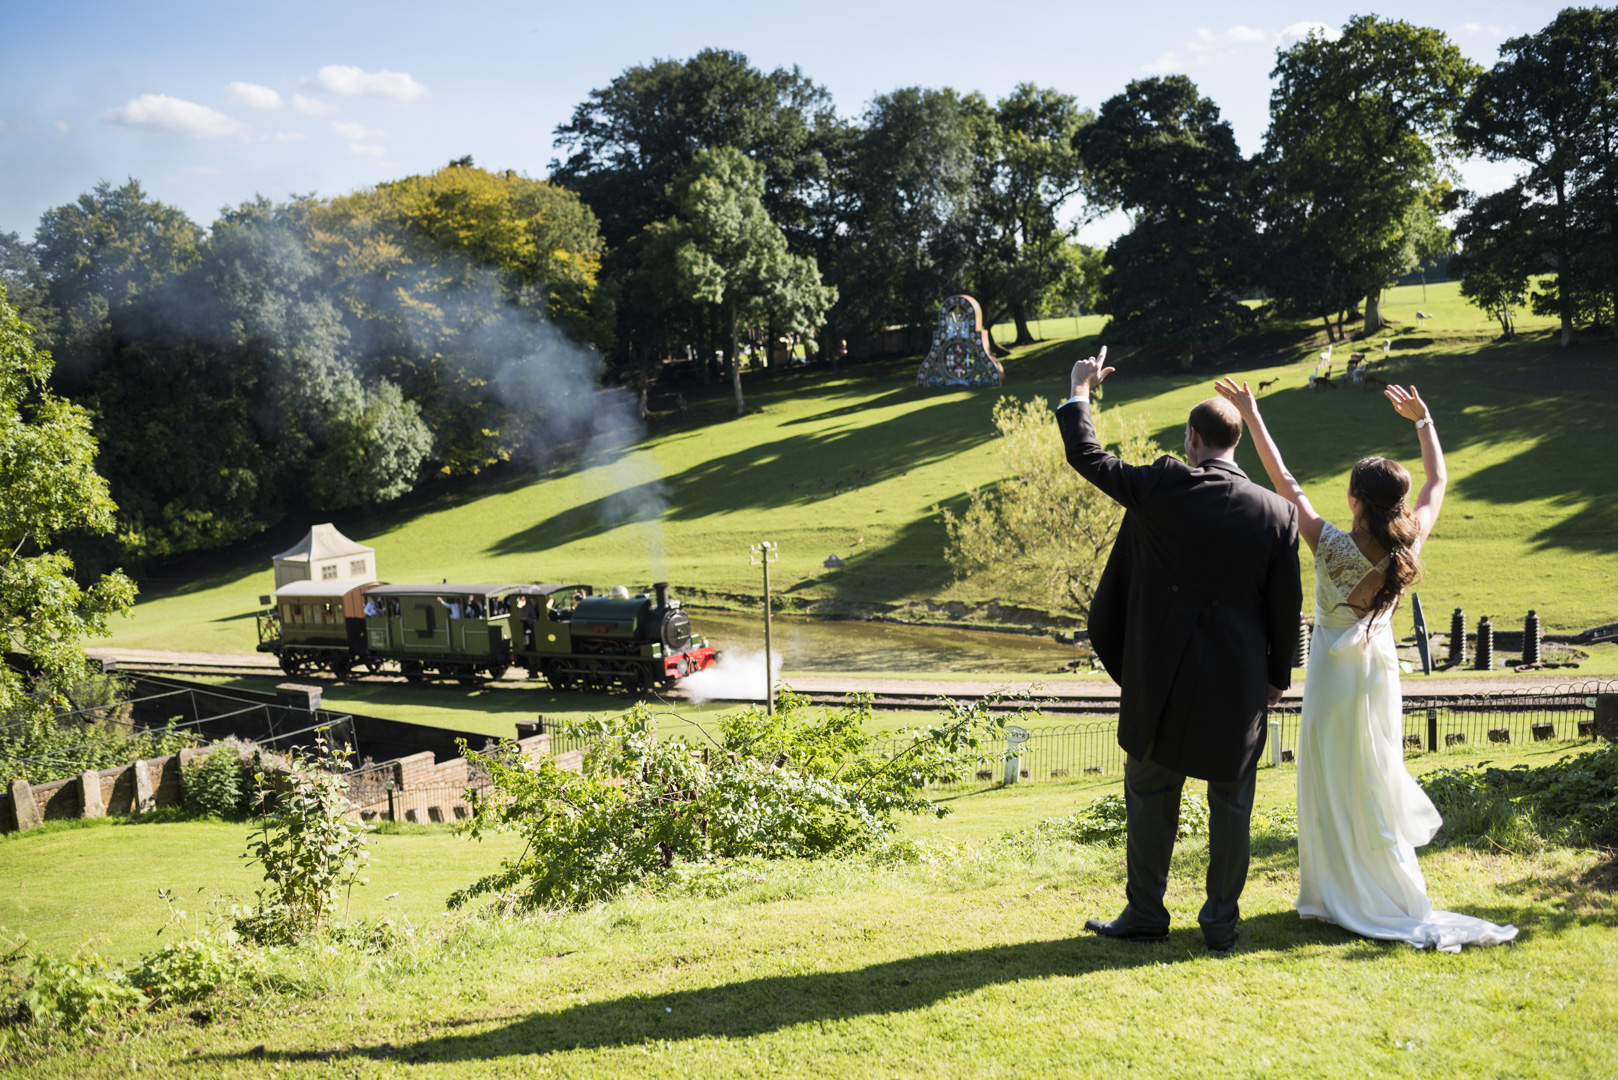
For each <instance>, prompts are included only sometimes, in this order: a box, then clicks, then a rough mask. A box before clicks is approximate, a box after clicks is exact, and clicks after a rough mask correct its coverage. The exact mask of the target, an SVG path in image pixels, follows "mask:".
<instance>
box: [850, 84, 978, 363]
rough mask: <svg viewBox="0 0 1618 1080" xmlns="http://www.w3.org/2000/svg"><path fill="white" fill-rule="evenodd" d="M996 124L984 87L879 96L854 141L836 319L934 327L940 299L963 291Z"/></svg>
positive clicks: (860, 324) (863, 325)
mask: <svg viewBox="0 0 1618 1080" xmlns="http://www.w3.org/2000/svg"><path fill="white" fill-rule="evenodd" d="M993 127H994V120H993V112H992V109H991V108H990V106H989V103H988V102H987V101H986V100H985V99H984V98H983V97H982V96H981V95H979V94H968V95H962V94H958V93H956V92H955V91H954V90H949V89H943V90H928V89H923V88H920V87H909V88H906V89H902V90H895V91H893V92H892V93H889V94H883V95H881V96H879V97H877V98H875V99H873V100H872V102H871V104H870V106H869V108H867V110H866V112H865V116H864V118H863V123H862V126H861V128H860V130H859V131H858V133H857V134H856V135H855V136H854V137H853V142H852V145H851V146H850V147H849V149H848V169H847V172H846V175H845V176H844V178H843V184H844V187H845V190H844V192H843V196H842V206H841V208H840V216H841V222H840V224H839V242H838V243H837V244H836V246H835V255H834V262H833V266H832V268H831V271H830V274H829V275H828V276H829V277H830V278H831V280H832V281H834V282H835V283H836V284H837V287H838V294H839V296H840V297H842V304H841V306H840V307H839V309H838V310H837V312H835V313H834V315H833V319H834V320H835V321H836V322H837V323H838V324H839V325H841V326H846V327H850V328H855V329H858V330H861V331H872V330H876V329H880V328H881V327H883V326H885V325H889V324H892V323H895V322H898V323H903V324H904V325H907V326H923V327H924V326H930V325H931V324H932V322H933V319H934V317H935V315H936V312H937V307H938V304H939V302H940V301H941V300H943V298H944V297H946V296H949V295H951V294H953V293H958V292H962V291H965V289H966V288H967V286H968V284H969V282H970V279H971V273H972V264H973V248H974V243H975V236H974V232H975V230H977V229H978V227H979V225H980V224H981V219H980V216H979V214H980V202H981V200H982V199H983V198H984V197H985V193H986V191H987V182H988V179H989V166H990V164H991V163H992V162H993V160H994V151H993V138H994V131H993Z"/></svg>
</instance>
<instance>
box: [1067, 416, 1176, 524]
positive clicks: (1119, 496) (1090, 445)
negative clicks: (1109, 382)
mask: <svg viewBox="0 0 1618 1080" xmlns="http://www.w3.org/2000/svg"><path fill="white" fill-rule="evenodd" d="M1056 426H1057V428H1058V429H1059V430H1060V431H1061V432H1062V443H1063V445H1064V446H1065V447H1066V448H1067V463H1068V464H1069V465H1071V466H1073V468H1074V469H1076V470H1078V473H1079V475H1080V476H1082V477H1084V478H1085V479H1086V480H1088V481H1090V483H1092V484H1094V485H1095V486H1096V487H1098V488H1100V489H1101V490H1102V491H1104V492H1106V493H1107V494H1108V495H1109V496H1111V498H1112V499H1113V500H1114V501H1115V502H1118V503H1120V504H1121V505H1123V506H1125V507H1127V508H1128V509H1130V510H1134V509H1136V508H1137V507H1139V506H1140V505H1141V503H1142V502H1143V501H1144V500H1145V498H1146V496H1147V494H1148V493H1149V492H1150V491H1151V489H1152V487H1153V486H1154V485H1155V483H1156V482H1157V479H1158V474H1157V470H1155V469H1151V468H1147V467H1144V466H1139V465H1130V464H1127V463H1125V462H1123V461H1121V460H1119V459H1118V458H1117V457H1114V456H1113V455H1112V454H1109V453H1107V449H1106V447H1104V446H1102V445H1101V440H1100V439H1099V438H1097V437H1096V426H1095V420H1094V419H1093V418H1092V417H1091V415H1090V403H1089V402H1088V401H1086V400H1083V399H1078V400H1069V401H1067V402H1065V403H1064V404H1063V405H1062V407H1061V408H1059V409H1057V410H1056Z"/></svg>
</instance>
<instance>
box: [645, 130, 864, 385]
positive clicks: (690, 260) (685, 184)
mask: <svg viewBox="0 0 1618 1080" xmlns="http://www.w3.org/2000/svg"><path fill="white" fill-rule="evenodd" d="M763 194H764V175H763V169H762V168H760V167H759V166H758V165H756V164H754V163H753V162H751V161H749V160H748V159H747V158H745V157H743V156H742V154H741V152H740V151H738V150H736V149H734V148H732V147H724V148H721V149H717V150H705V151H703V152H702V153H700V154H698V155H697V157H696V160H695V161H693V162H692V163H691V167H690V168H689V169H687V170H686V171H685V172H683V173H681V174H680V176H679V177H678V178H677V179H676V180H675V182H674V184H673V185H672V190H671V191H670V200H671V202H672V203H673V205H674V209H675V214H674V216H673V217H672V218H670V219H669V220H668V221H667V222H664V223H660V224H659V225H657V226H655V227H654V229H653V232H654V240H653V245H654V246H655V247H656V248H659V249H661V251H662V252H664V253H665V255H664V256H663V257H662V259H661V260H659V261H661V262H662V264H663V265H665V266H668V267H671V268H672V272H673V273H672V276H673V283H674V285H675V287H676V288H677V289H678V291H679V294H680V295H681V296H682V297H683V298H685V299H687V300H689V301H691V302H694V303H699V304H709V305H712V306H713V307H714V308H716V309H717V310H718V311H720V312H722V313H723V317H724V319H725V321H726V323H727V324H728V325H729V333H730V352H729V354H728V355H729V359H730V370H731V379H732V383H733V386H734V388H735V392H736V412H737V415H741V414H742V413H744V412H746V411H747V410H746V406H745V403H744V401H743V399H742V376H741V358H740V356H739V355H738V353H739V345H740V331H741V328H742V327H743V326H744V325H746V326H749V327H753V328H760V327H764V326H768V325H774V326H776V327H778V328H784V329H785V330H786V331H787V332H789V333H799V334H812V333H813V332H814V331H815V330H816V329H818V328H819V326H820V323H821V322H822V321H823V320H824V319H825V313H826V310H827V309H828V308H829V307H830V306H831V305H832V304H833V303H834V302H835V301H836V299H837V290H836V289H834V288H831V287H829V286H826V285H822V284H821V283H820V272H819V269H818V268H817V267H816V265H815V261H814V259H813V258H808V257H804V256H798V255H793V254H792V253H791V252H789V251H788V250H787V242H786V237H785V235H783V233H782V232H781V229H780V227H779V226H777V225H776V224H775V222H773V221H771V220H770V215H769V212H768V211H767V210H766V209H765V208H764V201H763Z"/></svg>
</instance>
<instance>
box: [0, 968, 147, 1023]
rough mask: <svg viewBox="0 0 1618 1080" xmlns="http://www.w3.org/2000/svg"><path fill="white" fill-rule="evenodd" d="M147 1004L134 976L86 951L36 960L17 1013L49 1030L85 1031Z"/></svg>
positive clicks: (22, 1020) (24, 980)
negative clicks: (132, 978) (128, 975)
mask: <svg viewBox="0 0 1618 1080" xmlns="http://www.w3.org/2000/svg"><path fill="white" fill-rule="evenodd" d="M145 1004H146V997H145V995H144V994H142V993H141V992H140V990H138V989H137V988H136V987H135V986H134V984H132V983H131V982H130V981H129V978H128V977H127V976H126V975H125V974H124V973H123V972H122V971H119V970H117V969H116V968H113V967H110V966H108V964H107V963H106V961H104V960H102V959H101V957H100V956H98V955H96V954H95V953H93V952H91V951H90V950H89V949H88V948H87V947H80V948H79V949H78V950H77V951H75V952H74V953H73V954H72V955H71V956H68V957H65V958H64V957H56V956H50V955H48V954H47V955H44V956H31V957H29V958H28V959H27V961H26V966H25V968H24V970H23V975H22V991H21V993H20V995H19V996H18V998H17V1000H16V1002H14V1004H13V1015H14V1017H15V1019H16V1020H17V1021H18V1022H19V1023H22V1024H26V1025H29V1026H31V1027H34V1028H37V1029H43V1030H45V1031H65V1032H73V1031H80V1030H83V1029H85V1028H88V1027H90V1026H91V1025H92V1024H96V1023H101V1022H104V1021H108V1020H111V1019H114V1018H116V1017H118V1016H120V1015H122V1014H124V1013H127V1012H130V1011H131V1010H134V1009H138V1008H140V1007H141V1006H143V1005H145Z"/></svg>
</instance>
